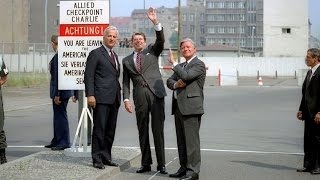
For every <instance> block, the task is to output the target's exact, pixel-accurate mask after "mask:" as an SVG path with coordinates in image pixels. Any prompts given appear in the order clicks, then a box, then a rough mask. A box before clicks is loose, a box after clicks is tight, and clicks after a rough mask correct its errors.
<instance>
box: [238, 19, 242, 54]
mask: <svg viewBox="0 0 320 180" xmlns="http://www.w3.org/2000/svg"><path fill="white" fill-rule="evenodd" d="M241 19H242V18H241V14H240V13H239V34H238V57H240V47H241Z"/></svg>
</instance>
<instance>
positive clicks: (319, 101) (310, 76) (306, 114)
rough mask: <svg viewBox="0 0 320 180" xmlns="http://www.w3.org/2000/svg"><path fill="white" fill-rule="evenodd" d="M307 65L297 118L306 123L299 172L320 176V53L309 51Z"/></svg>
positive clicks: (316, 50) (315, 50)
mask: <svg viewBox="0 0 320 180" xmlns="http://www.w3.org/2000/svg"><path fill="white" fill-rule="evenodd" d="M305 61H306V64H307V66H309V67H311V69H310V70H309V71H308V73H307V76H306V78H305V80H304V82H303V85H302V99H301V103H300V107H299V111H298V112H297V118H298V119H299V120H303V121H304V160H303V168H301V169H297V171H298V172H310V173H311V174H320V93H319V91H320V68H319V66H320V51H319V49H316V48H311V49H309V50H308V51H307V56H306V60H305Z"/></svg>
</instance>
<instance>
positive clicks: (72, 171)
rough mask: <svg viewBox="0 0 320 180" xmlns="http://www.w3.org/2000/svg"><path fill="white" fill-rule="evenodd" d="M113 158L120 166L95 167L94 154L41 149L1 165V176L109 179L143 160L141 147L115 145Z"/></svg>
mask: <svg viewBox="0 0 320 180" xmlns="http://www.w3.org/2000/svg"><path fill="white" fill-rule="evenodd" d="M112 150H113V152H112V155H113V158H114V159H113V161H115V162H116V163H118V164H120V166H119V167H111V166H106V168H105V169H103V170H100V169H96V168H93V167H92V159H91V157H72V156H67V155H66V154H65V153H64V151H41V152H38V153H36V154H32V155H29V156H26V157H23V158H20V159H17V160H15V161H11V162H8V163H6V164H2V165H0V179H1V180H13V179H25V180H29V179H33V180H35V179H39V180H40V179H41V180H49V179H50V180H52V179H54V180H59V179H68V180H71V179H83V180H91V179H97V180H100V179H107V178H110V177H112V176H114V175H116V174H119V173H120V172H121V171H123V170H125V169H128V168H130V167H132V166H138V164H139V163H140V155H141V153H140V150H138V149H128V148H119V147H113V149H112Z"/></svg>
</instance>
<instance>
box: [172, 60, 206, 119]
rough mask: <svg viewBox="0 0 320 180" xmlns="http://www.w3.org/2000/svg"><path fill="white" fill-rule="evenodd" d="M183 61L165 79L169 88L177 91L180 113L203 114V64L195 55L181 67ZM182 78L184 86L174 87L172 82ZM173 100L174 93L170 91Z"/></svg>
mask: <svg viewBox="0 0 320 180" xmlns="http://www.w3.org/2000/svg"><path fill="white" fill-rule="evenodd" d="M184 64H185V62H184V63H181V64H178V65H176V66H175V67H174V68H173V71H174V74H173V75H172V76H171V77H170V78H168V79H167V86H168V88H169V89H172V90H175V91H177V105H178V107H179V110H180V112H181V114H182V115H195V114H204V110H203V100H204V96H203V85H204V82H205V77H206V68H205V64H204V63H203V62H202V61H201V60H200V59H198V57H195V58H194V59H193V60H192V61H191V62H190V63H188V65H187V66H186V67H185V68H183V65H184ZM179 79H182V80H183V81H184V82H185V83H186V86H185V87H184V88H178V89H174V84H175V83H176V82H177V81H178V80H179ZM172 100H173V101H174V100H175V99H174V93H172ZM172 104H173V106H172V114H174V108H175V107H174V103H172Z"/></svg>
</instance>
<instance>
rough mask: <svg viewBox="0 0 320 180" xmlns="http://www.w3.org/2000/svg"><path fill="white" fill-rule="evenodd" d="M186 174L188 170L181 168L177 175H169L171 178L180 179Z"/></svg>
mask: <svg viewBox="0 0 320 180" xmlns="http://www.w3.org/2000/svg"><path fill="white" fill-rule="evenodd" d="M186 172H187V170H185V169H183V168H182V167H180V168H179V170H178V171H177V172H176V173H174V174H169V177H174V178H180V177H182V176H184V175H186Z"/></svg>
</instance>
